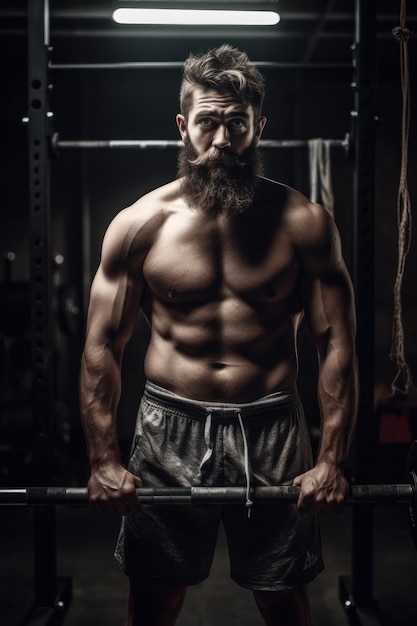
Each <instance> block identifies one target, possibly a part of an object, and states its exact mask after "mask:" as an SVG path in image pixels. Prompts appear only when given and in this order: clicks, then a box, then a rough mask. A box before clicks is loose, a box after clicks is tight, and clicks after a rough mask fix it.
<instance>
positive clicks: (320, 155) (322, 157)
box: [308, 139, 334, 215]
mask: <svg viewBox="0 0 417 626" xmlns="http://www.w3.org/2000/svg"><path fill="white" fill-rule="evenodd" d="M308 152H309V164H310V199H311V201H312V202H321V203H322V204H323V206H324V207H325V208H326V209H327V210H328V211H329V213H331V215H333V210H334V195H333V188H332V176H331V161H330V140H328V139H309V141H308Z"/></svg>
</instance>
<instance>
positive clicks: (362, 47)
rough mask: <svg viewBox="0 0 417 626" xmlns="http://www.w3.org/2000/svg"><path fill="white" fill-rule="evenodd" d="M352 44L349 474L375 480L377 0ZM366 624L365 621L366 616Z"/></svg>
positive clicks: (355, 534) (354, 596)
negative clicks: (353, 313) (353, 375)
mask: <svg viewBox="0 0 417 626" xmlns="http://www.w3.org/2000/svg"><path fill="white" fill-rule="evenodd" d="M355 20H356V28H355V42H354V44H353V46H352V49H353V64H354V71H355V78H354V90H355V110H354V111H353V115H354V117H355V119H354V122H355V137H354V139H355V173H354V241H353V252H354V254H353V257H354V258H353V282H354V287H355V295H356V303H357V310H358V332H357V353H358V361H359V383H360V394H359V411H358V423H357V428H356V435H355V444H354V451H353V453H354V459H353V470H354V476H353V479H354V481H355V482H357V483H369V482H373V480H372V479H373V477H372V474H373V464H374V458H375V455H374V450H375V442H376V425H375V416H374V326H375V325H374V315H375V302H374V282H375V281H374V275H375V260H374V224H375V188H374V187H375V125H376V121H375V108H374V106H375V97H374V76H375V53H376V1H375V0H356V15H355ZM373 524H374V518H373V507H372V505H358V506H355V507H353V510H352V573H351V578H350V579H346V578H341V580H340V596H341V600H342V604H343V606H344V608H345V610H346V612H347V614H348V617H349V619H350V623H352V624H357V625H360V624H362V621H361V619H360V615H361V610H360V608H361V607H366V614H367V615H369V614H371V613H372V615H374V617H373V619H374V621H372V623H375V624H376V623H380V621H379V618H378V616H377V609H376V604H375V601H374V597H373V595H374V589H373V582H374V562H373V561H374V547H373V541H374V532H373V531H374V527H373ZM366 623H368V622H367V621H366Z"/></svg>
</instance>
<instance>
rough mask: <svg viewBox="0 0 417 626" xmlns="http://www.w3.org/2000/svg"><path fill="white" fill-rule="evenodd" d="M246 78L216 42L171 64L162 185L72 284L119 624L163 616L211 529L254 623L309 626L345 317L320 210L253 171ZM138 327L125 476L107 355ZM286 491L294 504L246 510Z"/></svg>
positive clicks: (348, 391)
mask: <svg viewBox="0 0 417 626" xmlns="http://www.w3.org/2000/svg"><path fill="white" fill-rule="evenodd" d="M263 98H264V81H263V77H262V76H261V74H260V73H259V72H258V70H257V69H256V68H255V67H254V65H253V64H252V63H251V62H250V61H249V59H248V57H247V55H246V54H244V53H242V52H240V51H238V50H237V49H235V48H232V47H231V46H228V45H223V46H221V47H220V48H218V49H215V50H210V51H209V52H208V53H206V54H203V55H200V56H190V57H189V58H188V59H187V61H186V62H185V66H184V76H183V82H182V87H181V94H180V103H181V114H179V115H178V116H177V124H178V128H179V131H180V134H181V137H182V139H183V141H184V149H183V151H182V153H181V155H180V159H179V177H178V179H177V180H175V181H173V182H171V183H169V184H167V185H164V186H163V187H161V188H159V189H156V190H154V191H152V192H151V193H149V194H147V195H146V196H144V197H143V198H141V199H139V200H138V201H137V202H136V203H135V204H133V206H131V207H128V208H127V209H124V210H123V211H121V212H120V213H119V214H118V215H117V216H116V217H115V219H114V220H113V222H112V223H111V224H110V226H109V228H108V230H107V233H106V235H105V238H104V242H103V251H102V258H101V262H100V266H99V268H98V271H97V274H96V276H95V278H94V281H93V285H92V288H91V299H90V307H89V315H88V325H87V339H86V344H85V350H84V354H83V358H82V367H81V378H80V384H81V407H82V414H83V424H84V429H85V434H86V440H87V444H88V451H89V458H90V463H91V476H90V479H89V483H88V489H89V495H90V500H91V501H92V502H93V503H95V504H96V505H97V506H98V507H99V508H101V509H102V510H107V511H113V512H114V513H116V514H119V515H122V516H123V520H122V527H121V531H120V536H119V540H118V543H117V547H116V554H115V555H116V558H117V560H118V561H119V563H120V564H121V567H122V569H123V571H124V573H125V574H126V575H127V576H128V577H129V581H130V600H129V607H128V617H127V624H128V625H130V626H133V625H134V626H138V625H139V624H140V625H141V626H151V625H152V626H172V625H173V624H175V622H176V619H177V616H178V614H179V612H180V610H181V607H182V604H183V601H184V597H185V593H186V589H187V587H188V586H189V585H193V584H196V583H199V582H201V581H202V580H204V579H205V578H206V577H207V576H208V574H209V570H210V566H211V562H212V558H213V553H214V549H215V544H216V537H217V531H218V527H219V523H220V521H222V523H223V526H224V529H225V532H226V535H227V540H228V545H229V553H230V561H231V576H232V578H233V579H234V580H235V581H236V582H237V583H238V584H239V585H241V586H243V587H245V588H247V589H251V590H252V592H253V594H254V598H255V601H256V603H257V606H258V607H259V610H260V612H261V615H262V617H263V619H264V621H265V623H266V624H267V625H278V624H280V625H281V626H289V625H290V624H292V625H294V624H297V625H298V626H308V625H311V624H312V621H311V614H310V609H309V602H308V597H307V592H306V585H307V584H308V583H309V582H310V581H312V580H313V579H314V578H315V577H316V576H317V575H318V574H319V573H320V571H321V570H322V568H323V561H322V555H321V548H320V538H319V528H318V519H317V514H318V512H320V511H325V512H335V511H338V510H340V508H341V506H342V505H343V502H344V499H345V497H346V493H347V488H348V485H347V481H346V479H345V477H344V475H343V466H344V463H345V461H346V459H347V456H348V451H349V445H350V440H351V436H352V430H353V426H354V422H355V416H356V401H357V371H356V357H355V347H354V345H355V315H354V297H353V292H352V286H351V281H350V279H349V276H348V272H347V270H346V267H345V263H344V261H343V258H342V252H341V245H340V239H339V235H338V232H337V229H336V226H335V224H334V221H333V219H332V217H331V216H330V215H329V214H328V212H327V211H326V210H325V209H323V207H321V206H319V205H317V204H313V203H311V202H310V201H309V200H307V198H305V197H304V196H303V195H302V194H300V193H299V192H297V191H296V190H294V189H291V188H289V187H287V186H285V185H282V184H280V183H278V182H275V181H272V180H268V179H266V178H264V177H263V176H262V166H261V163H260V158H259V154H258V149H257V144H258V142H259V139H260V137H261V135H262V131H263V128H264V126H265V123H266V119H265V117H264V116H263V115H262V102H263ZM140 310H141V311H142V312H143V314H144V315H145V317H146V319H147V320H148V322H149V325H150V328H151V337H150V342H149V346H148V349H147V353H146V357H145V364H144V368H145V374H146V378H147V382H146V385H145V390H144V394H143V397H142V400H141V404H140V409H139V414H138V417H137V422H136V429H135V438H134V442H133V447H132V455H131V459H130V463H129V466H128V468H126V467H124V466H123V464H122V462H121V460H120V453H119V448H118V443H117V435H116V409H117V405H118V401H119V396H120V391H121V364H122V357H123V351H124V348H125V345H126V343H127V342H128V340H129V338H130V337H131V334H132V331H133V329H134V326H135V323H136V319H137V315H138V313H139V311H140ZM303 317H305V318H306V320H307V324H308V327H309V329H310V331H311V336H312V340H313V342H314V344H315V346H316V348H317V354H318V361H319V377H318V398H319V404H320V408H321V413H322V424H321V439H320V445H319V449H318V453H317V458H316V459H315V460H314V461H313V459H312V453H311V445H310V439H309V434H308V429H307V425H306V420H305V417H304V413H303V408H302V405H301V402H300V398H299V396H298V394H297V388H296V381H297V371H298V357H297V345H296V336H297V330H298V328H299V326H300V323H301V321H302V319H303ZM274 484H276V485H289V484H295V485H299V486H300V496H299V499H298V502H297V504H296V505H295V504H294V505H293V504H282V503H281V504H264V505H262V504H261V503H256V502H255V503H253V502H252V501H251V493H252V491H251V489H252V487H254V486H257V485H274ZM141 485H143V486H145V487H184V486H202V485H203V486H230V485H232V486H237V485H238V486H243V487H245V489H246V494H247V498H246V506H245V505H244V504H242V505H237V504H229V505H207V506H197V505H196V506H194V505H193V506H184V505H177V506H175V505H171V506H169V507H163V506H159V507H158V506H152V507H147V506H144V507H142V508H141V507H140V503H138V500H137V497H136V492H135V489H136V488H137V487H139V486H141Z"/></svg>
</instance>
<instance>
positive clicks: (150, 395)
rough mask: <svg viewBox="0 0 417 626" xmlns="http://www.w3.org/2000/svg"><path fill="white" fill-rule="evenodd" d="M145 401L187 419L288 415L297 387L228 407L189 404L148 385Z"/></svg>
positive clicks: (180, 398) (156, 386) (295, 399)
mask: <svg viewBox="0 0 417 626" xmlns="http://www.w3.org/2000/svg"><path fill="white" fill-rule="evenodd" d="M144 398H145V399H147V400H149V401H152V400H154V402H156V403H157V404H162V405H165V406H166V407H167V408H169V409H172V410H174V411H175V410H177V411H181V412H184V413H187V415H189V416H190V417H196V418H197V419H198V418H202V419H205V417H206V415H207V413H211V414H212V416H213V418H214V419H216V418H218V419H221V418H227V417H233V416H235V415H236V414H237V413H239V414H240V415H242V417H246V416H247V417H249V416H250V415H259V413H263V414H265V412H268V411H271V412H272V411H275V412H276V411H277V410H279V409H280V408H282V409H283V410H285V411H288V408H289V407H292V406H294V405H295V404H296V403H297V402H298V401H299V396H298V390H297V386H296V385H293V386H292V387H289V388H288V389H285V390H282V391H276V392H274V393H271V394H268V395H266V396H263V397H262V398H259V399H257V400H254V401H253V402H245V403H229V402H206V401H203V400H201V401H200V400H192V399H190V398H184V397H182V396H179V395H177V394H176V393H173V392H172V391H169V390H168V389H164V388H163V387H159V386H158V385H156V384H155V383H152V382H150V381H147V382H146V384H145V389H144Z"/></svg>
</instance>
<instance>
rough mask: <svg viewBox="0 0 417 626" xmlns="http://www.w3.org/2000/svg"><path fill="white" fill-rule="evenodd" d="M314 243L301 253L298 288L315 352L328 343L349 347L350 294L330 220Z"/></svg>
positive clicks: (352, 334) (352, 322)
mask: <svg viewBox="0 0 417 626" xmlns="http://www.w3.org/2000/svg"><path fill="white" fill-rule="evenodd" d="M314 243H315V245H313V246H311V247H310V248H309V249H308V250H307V251H304V254H302V255H301V258H302V266H303V267H302V273H301V275H302V281H301V283H302V287H301V291H302V299H303V307H304V312H305V316H306V321H307V324H308V326H309V329H310V332H311V334H312V337H313V339H314V341H315V343H316V345H317V348H318V350H319V352H325V351H327V350H328V348H329V345H332V346H333V347H336V346H338V345H342V346H346V347H347V346H350V347H353V344H354V340H355V334H356V319H355V303H354V294H353V288H352V282H351V279H350V276H349V273H348V270H347V268H346V265H345V262H344V259H343V255H342V249H341V243H340V236H339V233H338V231H337V228H336V226H335V224H334V222H333V220H331V219H330V220H326V228H325V229H323V231H321V232H320V233H319V235H318V236H317V239H316V241H315V242H314Z"/></svg>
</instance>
